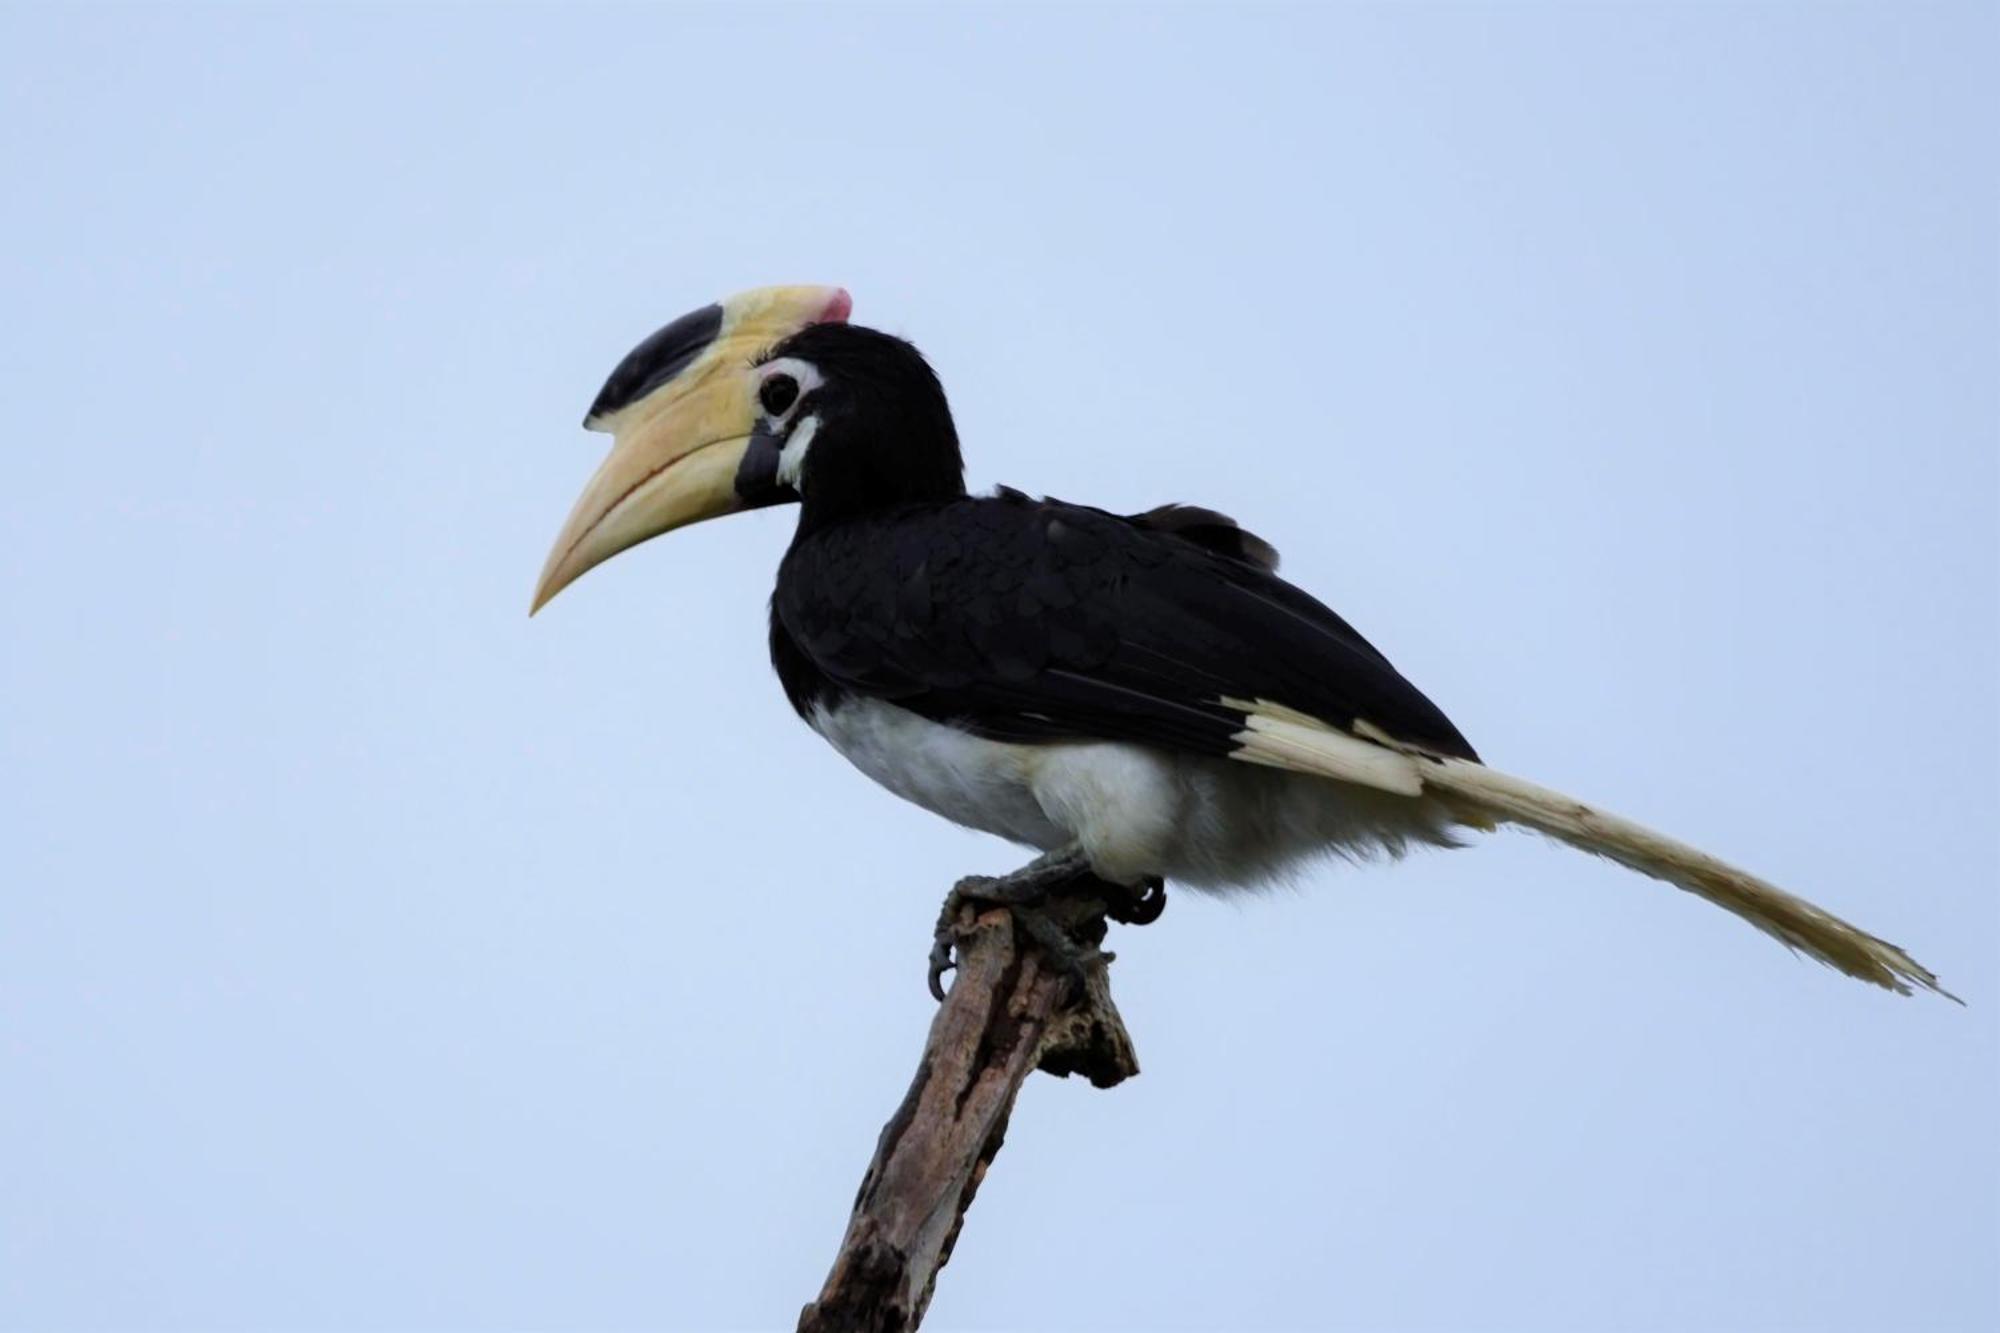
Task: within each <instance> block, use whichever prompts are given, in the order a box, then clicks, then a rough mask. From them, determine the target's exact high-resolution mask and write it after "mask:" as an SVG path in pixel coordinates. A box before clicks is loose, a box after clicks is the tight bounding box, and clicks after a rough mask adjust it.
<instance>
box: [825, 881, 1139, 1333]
mask: <svg viewBox="0 0 2000 1333" xmlns="http://www.w3.org/2000/svg"><path fill="white" fill-rule="evenodd" d="M1046 911H1047V914H1048V915H1049V916H1051V917H1053V918H1055V919H1056V920H1057V921H1058V922H1059V923H1060V924H1062V925H1063V926H1065V927H1066V928H1068V929H1069V930H1070V931H1071V932H1072V933H1073V934H1075V935H1076V936H1077V937H1079V938H1081V939H1083V940H1085V941H1087V942H1097V941H1101V940H1102V939H1103V936H1104V930H1105V925H1104V912H1105V903H1104V901H1103V900H1102V899H1101V898H1099V897H1095V896H1091V895H1089V894H1087V893H1085V894H1080V895H1078V896H1076V897H1066V896H1065V897H1057V898H1054V899H1052V900H1051V901H1050V903H1049V905H1048V907H1047V909H1046ZM957 936H958V939H957V945H958V960H959V961H958V970H957V972H956V974H955V977H954V980H953V983H952V987H951V991H950V993H949V994H948V995H947V996H946V997H945V1000H944V1003H943V1004H942V1005H940V1006H939V1008H938V1012H937V1017H936V1018H935V1019H933V1020H932V1022H931V1030H930V1036H929V1038H928V1040H926V1041H925V1043H924V1053H923V1058H922V1059H921V1060H920V1061H919V1062H918V1064H917V1074H916V1078H915V1079H913V1080H912V1081H911V1083H910V1090H909V1092H907V1093H906V1094H904V1097H903V1102H902V1105H900V1106H898V1107H897V1108H896V1113H895V1114H894V1115H892V1116H890V1117H889V1123H888V1124H887V1125H885V1126H883V1129H882V1135H881V1139H880V1140H879V1141H878V1142H877V1144H876V1146H875V1157H874V1160H872V1161H871V1162H869V1164H868V1173H867V1174H866V1175H865V1176H863V1177H862V1180H861V1192H860V1194H859V1196H858V1197H857V1198H856V1199H855V1202H854V1214H853V1216H852V1218H851V1219H850V1220H849V1222H848V1225H847V1235H846V1238H845V1239H844V1240H843V1241H842V1242H841V1246H840V1254H839V1256H838V1257H837V1258H835V1260H834V1263H833V1271H832V1272H831V1273H830V1274H828V1276H827V1279H826V1285H825V1287H824V1288H822V1289H821V1291H820V1294H819V1299H818V1300H816V1301H814V1302H813V1303H812V1304H811V1305H808V1306H807V1307H806V1308H805V1311H804V1312H803V1313H802V1314H801V1315H800V1316H799V1333H835V1331H836V1330H837V1331H838V1333H907V1331H908V1330H912V1329H915V1328H916V1327H917V1325H918V1324H919V1323H920V1322H921V1321H922V1319H923V1317H924V1311H925V1309H926V1308H927V1307H928V1306H929V1305H930V1300H931V1292H932V1290H933V1289H934V1288H935V1286H936V1283H937V1274H938V1270H939V1269H940V1268H942V1267H944V1265H945V1262H946V1261H947V1260H948V1259H950V1258H951V1250H952V1245H953V1243H954V1242H955V1241H957V1239H958V1231H959V1228H960V1226H962V1225H963V1224H964V1221H965V1210H966V1209H967V1208H969V1207H970V1206H971V1205H972V1196H973V1195H974V1193H976V1192H977V1191H978V1189H979V1183H980V1181H981V1180H983V1179H984V1178H985V1175H986V1170H987V1168H988V1167H989V1166H991V1165H992V1162H993V1158H994V1155H995V1154H996V1153H998V1152H999V1151H1000V1144H1001V1141H1002V1139H1003V1138H1004V1137H1005V1135H1006V1132H1007V1118H1008V1115H1009V1114H1010V1113H1011V1112H1012V1110H1013V1107H1014V1098H1015V1096H1016V1095H1017V1094H1018V1093H1019V1092H1020V1090H1021V1084H1022V1082H1023V1081H1024V1080H1025V1079H1026V1078H1027V1077H1028V1075H1029V1074H1030V1073H1031V1072H1032V1071H1034V1070H1035V1069H1038V1068H1039V1069H1043V1070H1046V1071H1047V1072H1049V1073H1051V1074H1055V1075H1058V1076H1064V1077H1066V1076H1068V1075H1070V1074H1081V1075H1083V1076H1084V1077H1085V1078H1088V1079H1089V1080H1090V1081H1091V1082H1092V1083H1093V1084H1095V1085H1096V1086H1097V1087H1100V1088H1108V1087H1111V1086H1113V1085H1115V1084H1117V1083H1120V1082H1122V1081H1124V1080H1125V1079H1128V1078H1130V1077H1131V1076H1132V1075H1134V1074H1136V1073H1138V1072H1139V1064H1138V1059H1137V1057H1136V1056H1135V1055H1134V1053H1133V1049H1132V1039H1131V1037H1130V1036H1128V1035H1127V1034H1126V1031H1125V1024H1124V1022H1123V1020H1121V1019H1120V1018H1119V1016H1118V1008H1117V1006H1116V1005H1114V1004H1113V1003H1112V1001H1111V987H1110V980H1109V977H1108V975H1107V974H1106V971H1105V966H1104V962H1103V961H1095V962H1092V963H1090V964H1088V965H1087V966H1086V967H1085V969H1084V972H1083V975H1082V976H1081V977H1080V978H1079V977H1074V976H1069V975H1065V974H1063V973H1062V972H1061V971H1059V970H1058V969H1057V968H1056V967H1055V966H1053V965H1052V963H1051V960H1050V959H1049V958H1048V956H1047V955H1046V954H1044V952H1043V951H1042V949H1041V947H1040V946H1039V945H1037V944H1036V943H1035V942H1034V941H1033V940H1032V939H1030V938H1029V937H1028V933H1027V932H1026V931H1023V930H1017V929H1016V928H1015V924H1014V919H1013V916H1012V914H1011V913H1010V912H1009V911H1008V910H1007V909H1006V908H998V907H995V908H986V909H984V910H980V909H978V908H975V907H973V906H970V905H968V906H964V907H961V908H960V909H959V913H958V918H957Z"/></svg>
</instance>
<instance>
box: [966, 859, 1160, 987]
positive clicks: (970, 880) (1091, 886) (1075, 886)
mask: <svg viewBox="0 0 2000 1333" xmlns="http://www.w3.org/2000/svg"><path fill="white" fill-rule="evenodd" d="M1058 894H1062V895H1069V896H1075V897H1082V898H1094V899H1096V900H1097V901H1099V902H1101V903H1102V904H1103V915H1104V916H1108V917H1110V918H1111V919H1112V920H1114V921H1120V922H1126V923H1130V924H1132V925H1145V924H1147V923H1148V922H1151V921H1154V920H1157V919H1158V918H1159V915H1160V912H1161V911H1162V910H1163V909H1164V908H1165V907H1166V900H1167V899H1166V885H1165V883H1164V882H1163V881H1161V880H1158V879H1150V880H1145V881H1142V882H1141V883H1140V884H1139V885H1138V886H1136V887H1133V888H1126V887H1124V886H1122V885H1117V884H1111V883H1107V882H1106V881H1104V880H1101V879H1099V878H1097V877H1096V876H1095V875H1093V874H1091V873H1090V863H1089V861H1088V860H1087V859H1086V858H1085V857H1084V855H1083V853H1082V852H1081V851H1079V850H1076V849H1074V848H1066V849H1064V850H1062V851H1056V852H1050V853H1048V854H1046V855H1044V856H1039V857H1037V858H1036V859H1035V860H1033V861H1031V862H1029V863H1028V864H1027V865H1025V866H1023V867H1022V868H1021V869H1019V870H1016V871H1014V872H1013V873H1012V874H1008V875H1000V876H997V877H994V876H986V875H970V876H967V877H966V878H965V879H962V880H960V881H959V882H958V883H957V884H955V885H953V886H952V890H951V892H950V893H949V894H947V895H946V896H945V900H944V909H943V910H942V911H941V912H939V914H938V923H937V930H936V931H935V932H934V933H933V935H932V937H931V953H930V973H929V982H930V991H931V996H932V998H934V999H937V1000H939V1001H942V1000H943V999H944V974H945V973H946V972H949V971H951V970H952V969H953V968H954V967H956V966H957V965H958V964H957V963H956V962H955V961H954V960H953V957H952V952H953V948H954V946H955V945H956V944H957V942H958V917H959V910H960V909H961V908H962V907H964V906H966V905H967V904H975V905H984V906H1000V907H1005V908H1007V909H1008V911H1009V913H1011V915H1012V916H1013V918H1014V922H1015V924H1016V925H1017V926H1018V927H1019V928H1020V929H1021V931H1022V932H1023V933H1024V934H1026V935H1027V936H1028V938H1029V939H1031V940H1033V941H1034V943H1035V944H1036V945H1037V946H1039V947H1040V949H1041V951H1042V953H1043V954H1044V955H1046V956H1047V958H1048V960H1049V962H1050V963H1051V964H1052V965H1053V966H1054V967H1055V968H1056V970H1058V971H1060V972H1062V973H1063V974H1064V975H1066V976H1068V977H1071V978H1073V979H1075V980H1077V981H1078V982H1081V980H1082V979H1083V975H1084V973H1085V972H1086V971H1087V970H1088V969H1089V968H1090V967H1091V966H1092V965H1093V964H1096V963H1108V962H1110V961H1111V960H1112V958H1113V957H1114V955H1113V954H1111V953H1109V952H1106V951H1105V950H1103V949H1100V948H1099V947H1098V946H1099V945H1100V944H1101V943H1102V941H1103V938H1104V933H1103V921H1102V919H1101V918H1095V919H1093V918H1089V917H1086V918H1085V921H1084V922H1083V923H1082V928H1081V930H1079V928H1078V924H1077V923H1076V921H1075V915H1074V913H1073V912H1069V913H1063V914H1061V916H1060V917H1059V916H1058V914H1057V913H1055V912H1052V911H1051V910H1050V899H1051V898H1052V897H1054V896H1056V895H1058ZM1092 936H1094V938H1093V937H1092Z"/></svg>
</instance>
